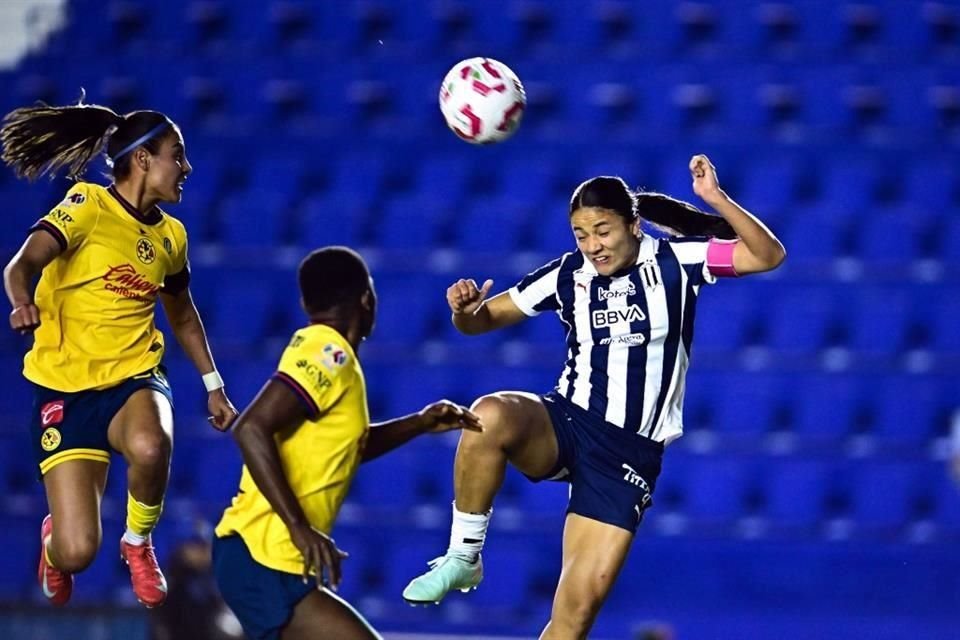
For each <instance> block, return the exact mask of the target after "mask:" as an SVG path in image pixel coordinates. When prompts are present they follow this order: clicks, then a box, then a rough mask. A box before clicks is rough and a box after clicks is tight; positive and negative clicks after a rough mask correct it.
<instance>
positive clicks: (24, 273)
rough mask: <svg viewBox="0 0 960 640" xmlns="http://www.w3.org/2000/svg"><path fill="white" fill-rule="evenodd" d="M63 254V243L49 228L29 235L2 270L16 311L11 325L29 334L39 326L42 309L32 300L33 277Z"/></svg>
mask: <svg viewBox="0 0 960 640" xmlns="http://www.w3.org/2000/svg"><path fill="white" fill-rule="evenodd" d="M60 253H61V249H60V243H58V242H57V240H56V238H54V237H53V236H52V235H51V234H49V233H47V232H46V231H42V230H40V231H35V232H33V233H31V234H30V235H29V236H27V239H26V240H25V241H24V243H23V245H22V246H21V247H20V250H19V251H17V253H16V255H15V256H13V259H11V260H10V262H9V263H8V264H7V266H6V267H5V268H4V270H3V288H4V290H5V291H6V292H7V299H8V300H9V301H10V306H12V307H13V311H11V312H10V327H11V328H12V329H13V330H14V331H18V332H20V333H21V334H27V333H30V332H32V331H33V330H34V329H36V328H37V327H39V326H40V310H39V309H37V305H35V304H34V303H33V280H34V278H35V277H36V276H37V275H39V274H40V272H41V271H43V269H44V267H46V266H47V265H48V264H50V263H51V262H53V260H54V259H55V258H56V257H57V256H59V255H60Z"/></svg>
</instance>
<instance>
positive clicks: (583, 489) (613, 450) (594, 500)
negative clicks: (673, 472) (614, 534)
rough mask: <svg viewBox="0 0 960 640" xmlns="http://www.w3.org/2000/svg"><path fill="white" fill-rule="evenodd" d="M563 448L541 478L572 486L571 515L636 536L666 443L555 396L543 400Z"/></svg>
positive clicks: (552, 393) (546, 395)
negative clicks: (604, 419)
mask: <svg viewBox="0 0 960 640" xmlns="http://www.w3.org/2000/svg"><path fill="white" fill-rule="evenodd" d="M541 399H542V400H543V405H544V406H545V407H546V408H547V412H548V413H549V414H550V420H551V422H553V431H554V433H555V434H556V436H557V444H558V445H559V448H560V453H559V456H558V457H557V464H556V465H555V466H554V468H553V469H551V471H550V473H548V474H546V475H545V476H544V477H542V478H531V480H535V481H539V480H547V479H551V480H561V481H565V482H569V483H570V503H569V505H568V506H567V513H576V514H578V515H581V516H584V517H587V518H591V519H593V520H599V521H600V522H606V523H608V524H612V525H614V526H617V527H621V528H623V529H627V530H628V531H631V532H636V530H637V527H638V526H639V525H640V521H641V520H642V519H643V514H644V512H645V511H646V510H647V509H648V508H649V507H650V506H651V505H652V504H653V500H652V496H653V489H654V486H655V485H656V482H657V477H658V476H659V475H660V466H661V463H662V462H663V444H662V443H660V442H655V441H653V440H650V439H649V438H644V437H643V436H639V435H637V434H635V433H632V432H629V431H626V430H624V429H620V428H618V427H615V426H613V425H610V424H607V423H606V422H603V421H601V420H596V419H595V418H592V417H590V415H589V414H587V412H586V411H584V410H583V409H581V408H580V407H577V406H576V405H574V404H572V403H571V402H570V401H569V400H567V399H566V398H564V397H563V396H561V395H559V394H558V393H556V392H551V393H547V394H544V395H543V396H541Z"/></svg>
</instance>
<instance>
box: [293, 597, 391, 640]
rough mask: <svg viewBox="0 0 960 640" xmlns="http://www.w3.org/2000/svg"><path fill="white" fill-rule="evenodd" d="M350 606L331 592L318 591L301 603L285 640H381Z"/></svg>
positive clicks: (297, 607) (295, 609)
mask: <svg viewBox="0 0 960 640" xmlns="http://www.w3.org/2000/svg"><path fill="white" fill-rule="evenodd" d="M380 637H381V636H380V634H378V633H377V632H376V631H374V629H373V627H371V626H370V625H369V624H368V623H367V621H366V620H364V619H363V616H361V615H360V613H359V612H358V611H357V610H356V609H354V608H353V607H352V606H351V605H350V603H348V602H347V601H346V600H344V599H343V598H341V597H340V596H338V595H336V594H334V593H332V592H330V591H329V590H326V589H324V590H320V589H317V590H314V591H311V592H310V594H309V595H307V597H305V598H304V599H303V600H301V601H300V602H298V603H297V606H296V607H294V609H293V616H292V617H291V618H290V622H289V623H287V625H286V626H285V627H284V628H283V631H282V632H281V633H280V638H281V640H325V639H328V640H380Z"/></svg>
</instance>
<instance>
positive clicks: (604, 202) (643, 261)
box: [403, 155, 785, 639]
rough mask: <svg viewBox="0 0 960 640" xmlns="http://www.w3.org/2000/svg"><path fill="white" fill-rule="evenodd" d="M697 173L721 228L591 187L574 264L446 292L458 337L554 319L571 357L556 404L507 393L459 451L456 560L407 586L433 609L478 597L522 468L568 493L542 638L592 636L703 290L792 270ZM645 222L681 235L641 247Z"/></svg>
mask: <svg viewBox="0 0 960 640" xmlns="http://www.w3.org/2000/svg"><path fill="white" fill-rule="evenodd" d="M690 171H691V173H692V175H693V190H694V192H695V193H696V194H697V195H698V196H700V198H702V199H703V200H704V201H705V202H706V203H707V204H708V205H710V206H711V207H713V208H714V209H715V210H716V211H717V212H719V213H720V215H721V216H722V218H720V217H717V216H709V215H706V214H704V213H702V212H700V211H699V210H697V209H696V208H694V207H692V206H691V205H688V204H686V203H682V202H679V201H676V200H673V199H671V198H668V197H666V196H663V195H660V194H649V193H640V194H634V193H631V191H630V190H629V189H628V188H627V186H626V184H624V182H623V181H622V180H621V179H620V178H611V177H599V178H593V179H592V180H588V181H586V182H584V183H583V184H581V185H580V186H579V187H577V190H576V191H575V192H574V193H573V197H572V198H571V200H570V224H571V227H572V228H573V233H574V236H575V237H576V241H577V248H578V249H579V250H578V251H575V252H572V253H567V254H565V255H563V256H562V257H560V258H558V259H556V260H554V261H553V262H551V263H549V264H547V265H546V266H544V267H542V268H540V269H538V270H536V271H534V272H533V273H531V274H530V275H528V276H527V277H526V278H524V279H523V280H521V281H520V283H519V284H518V285H516V286H515V287H513V288H511V289H510V290H509V291H507V292H505V293H501V294H500V295H497V296H495V297H493V298H491V299H490V300H488V301H485V298H486V295H487V293H488V292H489V291H490V287H491V286H492V284H493V282H492V281H490V280H488V281H486V282H485V283H484V284H483V286H482V287H481V288H479V289H478V288H477V285H476V283H475V282H474V281H473V280H460V281H458V282H457V283H456V284H454V285H453V286H451V287H450V288H449V289H448V290H447V302H448V303H449V305H450V308H451V309H452V311H453V323H454V325H455V326H456V327H457V328H458V329H459V330H460V331H461V332H463V333H465V334H477V333H484V332H487V331H493V330H495V329H499V328H502V327H505V326H508V325H511V324H515V323H517V322H520V321H522V320H524V319H526V318H527V317H528V316H534V315H537V314H538V313H541V312H543V311H555V312H556V313H557V315H558V316H559V318H560V321H561V322H562V323H563V325H564V328H565V329H566V334H567V350H568V355H567V361H566V366H565V367H564V370H563V373H562V374H561V376H560V380H559V382H558V384H557V387H556V388H555V389H554V390H553V391H551V392H550V393H547V394H545V395H543V396H536V395H532V394H529V393H520V392H505V393H495V394H492V395H489V396H484V397H482V398H480V399H479V400H477V401H476V402H475V403H474V406H473V411H474V412H475V413H476V414H477V415H478V416H480V419H481V420H482V421H483V424H484V431H483V432H482V433H472V432H466V431H465V432H463V434H462V435H461V437H460V446H459V448H458V449H457V456H456V464H455V467H454V491H455V494H456V500H455V502H454V505H453V526H452V530H451V534H450V546H449V548H448V550H447V553H446V554H445V555H444V556H443V557H442V558H438V559H437V560H434V561H432V562H431V563H430V564H431V567H432V568H431V570H430V571H429V572H427V573H426V574H424V575H422V576H420V577H418V578H415V579H414V580H413V581H412V582H411V583H410V584H409V585H408V586H407V588H406V589H405V590H404V592H403V596H404V598H405V599H406V600H407V601H409V602H411V603H419V604H428V603H437V602H439V601H440V600H442V599H443V597H444V596H445V595H446V594H447V593H448V592H449V591H451V590H452V589H460V590H464V591H466V590H469V589H471V588H473V587H476V586H477V584H479V582H480V580H481V579H482V577H483V565H482V563H481V559H480V551H481V548H482V547H483V541H484V537H485V535H486V531H487V524H488V523H489V521H490V515H491V510H492V506H493V499H494V496H495V495H496V493H497V491H498V490H499V488H500V485H501V483H502V482H503V476H504V470H505V467H506V464H507V462H510V463H512V464H513V465H514V466H515V467H516V468H517V469H519V470H520V471H521V472H523V473H524V474H526V475H527V476H528V477H530V478H531V479H533V480H543V479H563V480H565V481H567V482H569V483H570V485H571V490H570V502H569V506H568V509H567V514H568V515H567V518H566V524H565V527H564V534H563V535H564V537H563V568H562V572H561V574H560V581H559V584H558V586H557V591H556V595H555V597H554V601H553V610H552V613H551V618H550V621H549V623H548V624H547V626H546V628H545V629H544V631H543V634H542V636H541V637H542V638H565V639H567V638H585V637H586V635H587V633H588V632H589V630H590V628H591V626H592V624H593V621H594V618H595V617H596V615H597V612H598V611H599V609H600V606H601V605H602V603H603V601H604V598H605V597H606V595H607V593H608V592H609V591H610V588H611V587H612V586H613V582H614V579H615V578H616V576H617V573H618V572H619V571H620V568H621V567H622V566H623V562H624V560H625V558H626V555H627V550H628V549H629V547H630V543H631V541H632V539H633V535H634V533H635V531H636V529H637V526H638V525H639V523H640V520H641V518H642V516H643V512H644V510H645V509H646V508H647V507H648V506H649V505H650V500H651V496H652V493H653V488H654V484H655V483H656V480H657V476H658V475H659V473H660V463H661V458H662V456H663V449H664V446H665V445H666V444H668V443H669V442H670V441H671V440H674V439H675V438H678V437H679V436H680V435H681V433H682V429H683V427H682V403H683V394H684V376H685V374H686V370H687V365H688V360H689V356H690V347H691V341H692V338H693V317H694V306H695V305H696V301H697V295H698V293H699V290H700V286H701V285H702V284H705V283H706V284H711V283H713V282H715V280H716V277H717V276H737V275H746V274H749V273H757V272H761V271H769V270H771V269H774V268H776V267H777V266H778V265H779V264H780V263H781V262H782V261H783V259H784V256H785V252H784V249H783V246H782V245H781V244H780V242H779V241H778V240H777V238H776V237H774V235H773V234H772V233H771V232H770V230H769V229H767V228H766V227H765V226H764V225H763V224H762V223H761V222H760V221H759V220H757V219H756V218H755V217H753V216H752V215H751V214H750V213H748V212H747V211H745V210H744V209H742V208H741V207H740V206H739V205H737V204H736V203H735V202H734V201H733V200H731V199H730V198H729V197H728V196H727V195H726V194H725V193H724V192H723V190H721V188H720V185H719V183H718V181H717V175H716V171H715V169H714V167H713V165H712V164H711V163H710V161H709V160H708V159H707V158H706V156H702V155H698V156H695V157H694V158H693V159H692V160H691V161H690ZM641 217H642V218H645V219H646V220H647V221H649V222H652V223H656V224H657V225H659V226H661V227H665V228H667V229H670V230H673V231H674V232H675V233H678V234H680V236H681V237H678V238H670V239H667V240H658V239H656V238H654V237H652V236H650V235H647V234H644V233H643V232H642V230H641V221H642V219H641ZM694 234H697V235H700V236H712V237H689V236H693V235H694ZM717 237H724V238H730V239H731V240H728V241H723V240H718V239H716V238H717ZM734 238H735V239H734Z"/></svg>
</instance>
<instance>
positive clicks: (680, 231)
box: [635, 191, 737, 240]
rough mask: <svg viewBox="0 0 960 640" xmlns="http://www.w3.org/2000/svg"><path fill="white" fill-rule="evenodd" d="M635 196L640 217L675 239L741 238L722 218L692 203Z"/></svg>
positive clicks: (658, 196) (657, 196)
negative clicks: (703, 237)
mask: <svg viewBox="0 0 960 640" xmlns="http://www.w3.org/2000/svg"><path fill="white" fill-rule="evenodd" d="M635 195H636V199H637V207H636V211H637V215H639V216H640V217H641V218H642V219H644V220H646V221H647V222H649V223H650V224H652V225H653V226H655V227H656V228H658V229H661V230H662V231H666V232H667V233H670V234H671V235H679V236H712V237H715V238H721V239H724V240H732V239H734V238H736V237H737V233H736V231H734V230H733V227H731V226H730V223H729V222H727V221H726V220H724V219H723V218H721V217H720V216H714V215H710V214H708V213H704V212H703V211H700V209H697V208H696V207H695V206H693V205H692V204H690V203H689V202H683V201H682V200H676V199H674V198H671V197H670V196H668V195H664V194H662V193H653V192H648V191H640V192H638V193H636V194H635Z"/></svg>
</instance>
